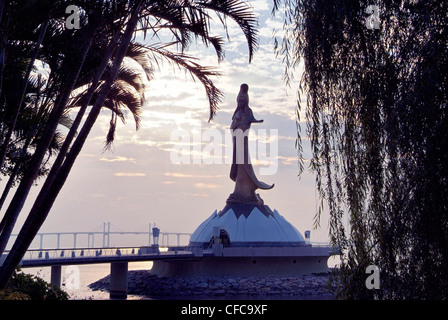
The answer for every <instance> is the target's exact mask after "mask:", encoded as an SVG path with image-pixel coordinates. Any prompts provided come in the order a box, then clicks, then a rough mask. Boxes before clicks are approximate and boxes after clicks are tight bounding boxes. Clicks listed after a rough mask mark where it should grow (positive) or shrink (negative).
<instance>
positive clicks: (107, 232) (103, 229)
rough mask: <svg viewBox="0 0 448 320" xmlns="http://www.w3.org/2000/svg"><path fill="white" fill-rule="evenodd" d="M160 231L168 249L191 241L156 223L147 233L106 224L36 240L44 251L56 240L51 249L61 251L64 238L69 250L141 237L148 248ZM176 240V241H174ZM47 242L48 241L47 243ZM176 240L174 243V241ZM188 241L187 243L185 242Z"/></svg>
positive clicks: (45, 234) (162, 243)
mask: <svg viewBox="0 0 448 320" xmlns="http://www.w3.org/2000/svg"><path fill="white" fill-rule="evenodd" d="M155 229H157V230H159V231H158V232H159V240H160V246H162V247H167V246H170V245H172V244H173V242H175V243H176V244H175V245H176V246H181V245H185V244H188V242H189V240H190V235H191V233H186V232H167V231H163V230H160V229H159V228H157V227H156V224H155V223H153V224H152V223H149V227H148V228H147V229H146V230H145V231H122V230H119V229H118V228H117V227H115V226H114V225H112V224H111V223H110V222H104V223H103V224H102V225H100V226H97V227H96V228H94V229H92V230H90V231H69V232H40V233H38V234H37V235H36V238H35V239H36V240H38V241H39V246H38V249H41V250H42V249H44V247H45V243H46V242H48V241H49V240H53V242H54V240H55V239H56V246H54V245H52V246H51V248H55V247H56V249H60V248H61V247H62V246H61V240H62V239H63V238H64V239H65V240H67V238H69V239H71V243H70V244H69V245H68V246H67V247H68V248H75V249H76V248H80V247H84V248H89V249H90V248H95V247H98V246H97V245H95V240H96V242H98V238H100V239H101V240H102V244H101V247H103V248H108V247H111V245H110V239H111V236H113V235H115V236H116V235H140V236H146V239H147V243H148V246H150V245H152V244H153V232H154V230H155ZM16 236H17V234H12V235H11V237H16ZM173 238H174V239H173ZM45 240H47V241H46V242H45ZM80 240H84V243H85V242H86V241H87V244H86V245H84V246H79V242H80ZM173 240H174V241H173ZM185 240H186V241H185Z"/></svg>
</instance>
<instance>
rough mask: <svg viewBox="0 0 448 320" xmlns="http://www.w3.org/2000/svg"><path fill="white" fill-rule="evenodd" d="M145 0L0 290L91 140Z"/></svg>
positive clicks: (0, 278) (11, 257)
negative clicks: (93, 129) (87, 142)
mask: <svg viewBox="0 0 448 320" xmlns="http://www.w3.org/2000/svg"><path fill="white" fill-rule="evenodd" d="M140 6H141V1H139V2H138V3H137V4H136V8H135V10H134V12H133V14H132V16H131V18H130V20H129V21H128V23H127V27H126V31H125V32H124V34H123V37H122V39H121V42H120V45H119V47H118V51H117V56H116V58H115V60H114V63H113V66H112V69H111V71H110V73H109V74H108V77H107V79H106V82H105V83H104V85H103V87H102V89H101V91H100V93H99V94H98V97H97V99H96V101H95V104H94V105H93V107H92V109H91V111H90V113H89V116H88V117H87V119H86V121H85V123H84V125H83V128H82V130H81V132H80V133H79V135H78V136H77V138H76V140H75V142H74V143H73V146H72V147H71V149H70V152H69V153H68V154H67V157H66V159H65V161H64V164H63V165H62V166H61V168H60V170H59V171H58V173H57V176H56V177H55V179H54V180H53V183H52V184H51V187H50V188H49V190H48V192H47V194H46V197H43V199H41V201H39V202H38V201H36V202H35V203H34V205H33V208H32V209H31V211H30V213H29V215H28V217H27V219H26V221H25V223H24V225H23V227H22V229H21V230H20V233H19V235H18V236H17V239H16V241H15V243H14V245H13V247H12V249H11V251H10V253H9V254H8V256H7V258H6V260H5V262H4V263H3V266H2V268H1V272H0V289H2V288H4V287H5V286H6V284H7V283H8V281H9V279H10V278H11V276H12V275H13V273H14V270H15V268H16V267H17V265H18V264H19V263H20V260H21V259H22V258H23V256H24V255H25V253H26V251H27V250H28V247H29V246H30V244H31V242H32V241H33V239H34V237H35V236H36V234H37V232H38V231H39V229H40V227H41V226H42V224H43V222H44V221H45V219H46V217H47V215H48V213H49V211H50V209H51V207H52V206H53V203H54V201H55V200H56V197H57V195H58V194H59V191H60V190H61V188H62V186H63V185H64V183H65V181H66V179H67V177H68V174H69V173H70V170H71V168H72V166H73V164H74V162H75V160H76V158H77V156H78V155H79V153H80V151H81V149H82V147H83V145H84V142H85V140H86V139H87V136H88V134H89V133H90V130H91V129H92V127H93V125H94V123H95V121H96V119H97V118H98V115H99V113H100V111H101V107H102V106H103V104H104V101H105V99H106V97H107V94H108V92H109V90H110V87H111V85H112V83H113V81H114V80H115V78H116V76H117V74H118V70H119V68H120V66H121V63H122V61H123V58H124V56H125V54H126V52H127V49H128V46H129V43H130V41H131V40H132V35H133V33H134V29H135V27H136V25H137V22H138V18H139V12H140Z"/></svg>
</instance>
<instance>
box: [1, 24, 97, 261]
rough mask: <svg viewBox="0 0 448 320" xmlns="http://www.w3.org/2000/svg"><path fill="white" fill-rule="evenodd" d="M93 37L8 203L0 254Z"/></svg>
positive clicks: (35, 174)
mask: <svg viewBox="0 0 448 320" xmlns="http://www.w3.org/2000/svg"><path fill="white" fill-rule="evenodd" d="M93 38H94V32H89V33H88V34H87V39H86V41H85V46H84V50H83V52H82V54H81V56H80V57H79V59H78V61H77V65H76V66H75V68H74V70H73V72H71V73H70V75H69V77H68V80H67V83H66V85H65V88H64V89H63V91H62V92H61V94H60V95H59V96H58V98H57V99H56V102H55V105H54V107H53V110H52V111H51V114H50V118H49V121H48V122H47V125H46V127H45V132H44V134H43V136H42V138H41V140H40V141H39V144H38V146H37V148H36V151H35V152H34V155H33V157H32V159H31V161H30V163H29V166H28V168H27V171H26V173H25V175H24V177H23V179H22V180H21V181H20V184H19V186H18V188H17V190H16V192H15V194H14V197H13V198H12V200H11V203H10V204H9V207H8V210H7V211H6V213H5V215H7V216H8V217H9V219H8V221H7V222H6V225H5V227H4V229H3V231H2V234H1V235H0V255H1V254H3V251H4V250H5V247H6V245H7V243H8V240H9V237H10V235H11V232H12V229H13V228H14V225H15V222H16V220H17V217H18V215H19V213H20V211H21V210H22V208H23V205H24V203H25V200H26V198H27V196H28V194H29V191H30V189H31V187H32V185H33V182H34V180H35V179H36V177H37V174H38V171H39V168H40V166H41V164H42V161H43V158H44V156H45V153H46V152H47V150H48V147H49V146H50V144H51V141H52V140H53V137H54V134H55V132H56V128H57V126H58V124H59V119H60V118H61V116H62V114H63V112H64V109H65V107H66V105H67V102H68V100H69V97H70V93H71V92H72V91H73V88H74V86H75V84H76V81H77V79H78V76H79V73H80V72H81V69H82V66H83V64H84V60H85V58H86V56H87V52H88V51H89V49H90V45H91V43H92V40H93Z"/></svg>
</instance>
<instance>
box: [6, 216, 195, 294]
mask: <svg viewBox="0 0 448 320" xmlns="http://www.w3.org/2000/svg"><path fill="white" fill-rule="evenodd" d="M111 227H112V228H113V229H115V230H113V229H112V228H111ZM100 228H101V226H99V227H97V228H95V229H93V230H91V231H72V232H43V233H38V234H37V235H36V239H39V248H38V249H29V250H28V251H27V252H26V253H25V255H24V257H23V258H22V261H21V262H20V266H21V267H22V268H30V267H51V276H50V277H51V280H50V282H51V284H53V285H55V286H57V287H60V286H61V278H62V277H61V267H62V266H63V265H81V264H100V263H110V266H111V273H110V274H111V279H110V290H109V292H110V297H111V298H124V297H126V295H127V271H128V263H129V262H137V261H156V260H164V261H172V260H183V261H186V260H189V259H194V253H193V252H192V251H188V250H187V249H186V246H185V245H186V244H188V241H189V240H190V235H191V234H190V233H184V232H166V231H161V230H160V229H159V228H157V227H156V225H155V223H154V224H151V223H150V224H149V228H148V229H147V230H146V231H121V230H118V228H116V227H114V226H113V225H111V223H110V222H104V223H103V225H102V230H100ZM112 235H143V236H146V238H147V241H148V242H147V243H148V245H147V246H134V247H111V246H110V238H111V236H112ZM15 236H17V234H12V235H11V237H15ZM82 236H84V240H87V247H78V244H79V241H77V240H79V238H80V237H82ZM98 236H99V237H101V238H102V246H100V247H95V246H94V243H95V237H96V238H98ZM63 237H64V238H67V237H68V238H70V239H72V242H71V244H70V245H69V246H68V247H65V248H61V239H62V238H63ZM173 237H175V241H176V245H177V246H170V240H171V243H172V241H173V239H172V238H173ZM48 238H53V239H52V240H54V238H56V248H54V247H53V248H45V247H44V239H47V242H48ZM159 240H161V241H160V242H161V243H160V245H159ZM182 240H187V242H185V241H184V246H182ZM53 242H54V241H53ZM185 243H186V244H185ZM8 253H9V251H8V250H5V254H4V255H3V256H2V257H0V266H1V264H2V263H3V261H4V259H5V258H6V256H7V254H8Z"/></svg>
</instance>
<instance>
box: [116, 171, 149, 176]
mask: <svg viewBox="0 0 448 320" xmlns="http://www.w3.org/2000/svg"><path fill="white" fill-rule="evenodd" d="M114 176H116V177H145V176H146V173H142V172H114Z"/></svg>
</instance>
